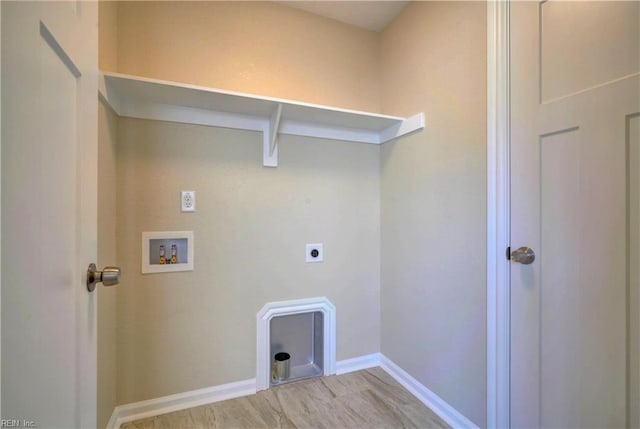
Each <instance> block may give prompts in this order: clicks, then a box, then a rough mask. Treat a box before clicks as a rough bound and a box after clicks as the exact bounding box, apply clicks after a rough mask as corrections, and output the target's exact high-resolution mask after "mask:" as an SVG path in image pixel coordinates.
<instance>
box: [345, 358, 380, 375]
mask: <svg viewBox="0 0 640 429" xmlns="http://www.w3.org/2000/svg"><path fill="white" fill-rule="evenodd" d="M381 357H382V355H381V354H380V353H371V354H370V355H364V356H358V357H355V358H352V359H345V360H341V361H340V362H336V375H342V374H347V373H349V372H354V371H360V370H363V369H369V368H375V367H376V366H380V362H382V359H381Z"/></svg>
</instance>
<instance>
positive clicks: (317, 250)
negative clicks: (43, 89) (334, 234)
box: [305, 243, 324, 262]
mask: <svg viewBox="0 0 640 429" xmlns="http://www.w3.org/2000/svg"><path fill="white" fill-rule="evenodd" d="M306 251H307V254H306V257H305V260H306V261H307V262H322V261H324V252H323V248H322V243H315V244H307V247H306Z"/></svg>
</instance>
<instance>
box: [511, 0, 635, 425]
mask: <svg viewBox="0 0 640 429" xmlns="http://www.w3.org/2000/svg"><path fill="white" fill-rule="evenodd" d="M638 5H639V3H638V2H625V3H617V2H607V3H606V4H605V3H597V2H590V3H582V2H562V3H556V2H554V1H547V2H543V3H528V2H515V3H512V5H511V57H512V63H511V82H512V86H511V117H512V134H511V192H512V194H511V199H512V206H511V216H512V217H511V246H512V248H514V249H515V248H518V247H520V246H529V247H532V248H533V249H534V250H535V251H536V253H537V260H536V262H534V264H532V265H531V266H523V265H519V264H516V263H512V270H511V298H512V301H511V320H512V329H511V344H512V349H511V359H512V366H511V370H512V371H511V404H512V405H511V423H512V425H513V426H514V427H581V428H582V427H624V426H625V425H626V424H627V420H628V419H629V418H630V417H628V416H627V413H630V414H631V413H632V412H633V410H634V409H635V408H637V406H636V404H637V402H635V403H632V404H628V403H627V400H628V399H627V398H628V390H629V391H631V381H630V380H631V379H630V378H629V377H630V376H631V375H632V372H631V371H629V369H628V368H627V365H630V364H631V362H633V361H632V360H631V358H632V357H633V356H637V351H634V350H633V349H632V348H631V347H630V346H633V347H636V349H637V345H634V344H635V343H634V344H632V343H631V342H630V340H629V339H630V335H632V334H631V332H632V329H636V328H635V327H634V326H632V320H636V322H633V323H637V316H636V315H635V314H634V315H632V313H631V310H632V308H631V307H628V296H630V295H632V294H635V293H637V291H636V289H637V282H636V283H633V282H632V280H631V279H630V277H629V276H628V273H629V269H630V268H629V267H630V265H629V263H628V260H627V257H628V256H627V250H628V247H629V246H631V242H630V241H629V237H630V235H629V234H630V233H629V228H630V225H631V224H632V223H635V224H637V222H638V218H637V214H632V213H631V212H630V211H629V210H628V206H627V205H628V201H632V199H631V198H629V199H628V196H629V195H630V194H629V192H630V189H629V186H630V183H629V180H628V178H627V176H628V174H630V170H629V169H628V165H627V152H628V149H627V146H628V143H627V141H629V137H628V136H627V134H629V132H630V131H628V129H631V128H632V127H631V126H630V125H629V124H628V122H629V121H628V119H627V118H628V115H630V114H634V113H635V112H638V111H640V84H639V80H640V79H639V78H638V74H637V73H638V71H640V70H638V66H639V63H638V51H639V48H640V43H639V39H638V21H637V19H635V18H636V17H638V7H639V6H638ZM628 16H632V17H633V19H631V20H630V19H629V18H628ZM585 25H586V27H585ZM532 52H533V53H537V55H531V53H532ZM621 54H622V55H623V56H624V55H628V56H629V57H630V58H631V60H632V61H631V63H629V62H628V61H627V59H628V58H625V59H624V60H621V59H619V58H618V56H619V55H621ZM612 55H613V56H615V57H616V61H613V60H611V61H609V58H611V56H612ZM629 177H631V176H629ZM632 216H634V217H632ZM633 310H634V311H635V310H636V309H635V308H633ZM633 317H636V319H633ZM634 353H635V354H634ZM636 378H637V376H636ZM636 382H637V380H636Z"/></svg>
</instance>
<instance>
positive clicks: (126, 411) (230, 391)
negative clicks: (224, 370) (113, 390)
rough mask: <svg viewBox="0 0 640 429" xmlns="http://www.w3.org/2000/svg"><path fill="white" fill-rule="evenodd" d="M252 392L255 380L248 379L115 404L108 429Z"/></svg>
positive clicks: (115, 428)
mask: <svg viewBox="0 0 640 429" xmlns="http://www.w3.org/2000/svg"><path fill="white" fill-rule="evenodd" d="M254 393H256V379H255V378H252V379H251V380H245V381H238V382H235V383H228V384H222V385H219V386H214V387H207V388H204V389H198V390H192V391H190V392H184V393H177V394H175V395H169V396H163V397H161V398H155V399H149V400H147V401H141V402H134V403H132V404H126V405H118V406H117V407H116V408H115V409H114V410H113V414H112V415H111V419H109V424H108V426H107V429H118V428H119V427H120V425H122V424H123V423H128V422H132V421H135V420H140V419H146V418H148V417H154V416H159V415H160V414H166V413H171V412H173V411H179V410H184V409H187V408H192V407H198V406H200V405H205V404H212V403H214V402H219V401H224V400H226V399H233V398H239V397H241V396H248V395H253V394H254Z"/></svg>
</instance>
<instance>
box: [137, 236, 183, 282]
mask: <svg viewBox="0 0 640 429" xmlns="http://www.w3.org/2000/svg"><path fill="white" fill-rule="evenodd" d="M176 271H193V231H153V232H143V233H142V273H143V274H150V273H170V272H176Z"/></svg>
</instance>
